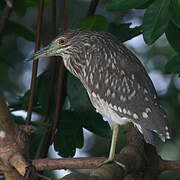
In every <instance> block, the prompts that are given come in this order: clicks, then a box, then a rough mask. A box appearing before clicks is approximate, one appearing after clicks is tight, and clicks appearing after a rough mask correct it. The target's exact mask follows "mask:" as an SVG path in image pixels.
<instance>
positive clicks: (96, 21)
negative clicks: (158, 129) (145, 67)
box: [0, 0, 180, 158]
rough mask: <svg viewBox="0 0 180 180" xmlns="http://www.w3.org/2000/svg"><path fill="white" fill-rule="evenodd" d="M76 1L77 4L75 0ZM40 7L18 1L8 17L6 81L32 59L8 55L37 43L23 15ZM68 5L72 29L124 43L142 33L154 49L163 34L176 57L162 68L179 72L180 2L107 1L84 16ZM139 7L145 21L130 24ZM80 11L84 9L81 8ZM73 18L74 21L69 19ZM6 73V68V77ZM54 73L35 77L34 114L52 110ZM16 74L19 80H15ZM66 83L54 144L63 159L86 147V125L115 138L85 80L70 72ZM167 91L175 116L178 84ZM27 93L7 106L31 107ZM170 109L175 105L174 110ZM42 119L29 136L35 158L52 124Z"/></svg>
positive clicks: (2, 68) (2, 66)
mask: <svg viewBox="0 0 180 180" xmlns="http://www.w3.org/2000/svg"><path fill="white" fill-rule="evenodd" d="M74 1H75V2H76V0H74ZM5 5H6V4H5V1H3V0H2V1H0V14H2V12H3V9H4V7H5ZM38 5H39V1H36V0H26V1H21V0H16V3H15V7H14V12H15V15H13V17H12V18H10V19H9V20H8V22H7V24H6V27H5V29H4V32H3V34H2V36H1V41H0V80H1V79H3V83H2V84H3V85H4V84H6V83H7V81H9V79H10V77H9V76H8V72H10V71H13V70H12V69H15V70H14V71H15V72H16V73H17V71H19V69H21V71H19V73H22V69H23V68H24V67H26V66H28V63H25V64H23V63H22V61H23V60H20V61H19V62H18V61H15V60H13V59H12V58H9V57H11V56H13V57H14V59H18V58H19V57H20V55H21V58H22V56H24V55H23V51H24V49H23V47H21V48H18V42H19V41H23V42H24V43H25V42H26V43H27V42H28V43H29V42H35V32H36V30H35V28H34V26H33V25H32V24H29V22H30V20H29V22H28V21H27V22H25V21H26V20H24V19H26V17H25V16H29V19H31V15H29V14H28V13H29V11H33V10H35V11H37V8H38ZM49 6H51V1H50V0H46V1H45V7H49ZM68 8H69V9H70V11H69V12H70V14H69V15H68V16H69V17H70V18H69V19H70V24H71V25H70V26H69V27H72V28H82V29H89V30H96V31H106V32H109V33H111V34H113V35H114V36H116V38H117V39H118V40H120V41H121V42H126V41H128V40H131V39H132V38H134V37H136V36H138V35H140V34H142V35H143V38H144V41H145V43H146V44H147V45H152V46H151V50H152V51H153V50H154V49H153V47H155V48H157V46H156V45H155V42H156V41H157V40H158V39H159V38H160V37H161V36H162V35H163V34H164V33H165V35H166V37H167V41H168V43H169V44H170V45H171V46H172V48H173V50H174V51H173V53H171V54H173V56H172V55H171V56H172V58H169V56H167V57H168V58H169V59H168V62H167V64H166V65H165V66H164V69H161V71H162V72H164V73H168V74H180V54H179V53H180V1H179V0H131V1H128V0H107V2H106V3H105V11H104V13H103V15H99V14H96V15H93V16H91V17H86V18H85V17H84V15H82V17H81V19H80V20H79V19H75V18H76V17H75V16H73V15H71V11H72V9H71V6H68ZM132 9H133V11H132ZM139 11H141V12H144V15H143V16H142V17H141V19H142V24H140V25H138V26H136V27H132V24H131V23H129V21H127V18H129V16H128V13H129V12H135V15H136V13H137V12H139ZM76 13H77V12H76ZM78 13H81V12H80V11H78ZM119 13H121V15H122V16H124V17H123V18H124V21H118V20H117V19H118V18H119ZM112 14H113V15H114V16H116V18H114V19H113V18H112ZM71 17H72V18H71ZM110 17H111V18H110ZM117 17H118V18H117ZM73 18H74V19H75V21H71V19H73ZM29 27H31V28H29ZM47 30H48V28H47ZM22 39H23V40H22ZM7 42H8V43H9V42H13V43H15V42H17V43H16V48H11V49H10V45H11V44H12V43H9V44H10V45H9V44H8V43H7ZM8 48H9V49H8ZM159 49H160V48H159ZM161 50H162V49H161ZM154 51H156V50H154ZM165 51H166V50H164V49H163V52H165ZM8 52H11V53H8ZM168 52H169V51H168ZM147 54H148V53H147ZM153 55H156V52H152V54H151V56H153ZM17 56H18V57H17ZM9 59H10V60H9ZM18 63H19V64H18ZM156 63H157V62H156ZM20 64H23V65H20ZM18 68H19V69H18ZM14 71H13V72H14ZM25 71H26V70H24V72H25ZM58 71H59V70H58V68H57V69H56V77H55V86H54V90H53V94H52V105H51V107H50V119H53V116H54V111H55V104H56V94H57V79H58V77H57V76H58ZM4 72H6V73H5V75H6V77H5V78H4ZM16 73H15V74H16ZM50 73H51V72H50V70H45V71H43V72H42V73H40V75H39V76H38V78H37V86H36V95H35V99H34V105H33V107H34V109H33V112H34V113H36V114H38V115H39V117H41V118H42V117H44V116H45V113H46V111H47V108H48V96H49V82H50V79H51V77H50ZM15 78H16V80H14V79H15ZM14 79H13V83H17V86H23V85H22V84H19V81H21V80H20V79H18V77H16V76H15V75H14ZM66 82H67V83H66V88H67V97H66V101H65V104H64V105H63V109H62V110H61V112H60V114H61V116H60V119H59V124H58V129H57V132H56V136H55V140H54V147H55V150H56V151H57V152H58V153H59V155H61V156H63V157H72V156H74V155H75V152H76V149H77V148H82V146H83V143H84V135H83V128H86V129H87V130H89V131H91V132H93V133H94V134H96V135H99V136H102V137H105V138H110V137H111V129H110V126H109V124H108V122H106V121H104V120H103V119H102V117H101V115H100V114H98V113H96V110H95V109H94V107H93V106H92V105H91V102H90V100H89V98H88V95H87V93H86V91H85V89H84V87H83V86H82V84H81V82H80V81H79V80H78V79H77V78H75V77H74V76H72V75H71V74H70V73H67V76H66ZM29 83H30V82H29ZM11 85H12V84H11ZM7 86H8V85H7ZM7 86H5V87H7ZM2 87H4V86H2ZM8 87H9V86H8ZM12 89H15V88H14V86H12ZM19 89H21V88H19ZM169 89H171V90H169V91H168V92H167V94H165V95H164V96H161V100H162V102H164V104H166V105H167V106H166V107H167V109H168V111H169V113H170V114H173V116H172V117H174V119H177V117H178V111H175V110H174V109H176V108H177V107H179V104H178V102H177V97H178V93H179V90H178V89H176V88H175V85H174V84H173V82H172V83H171V84H170V87H169ZM172 89H173V90H172ZM2 90H3V91H4V92H7V94H8V93H9V94H11V93H12V92H11V93H10V92H9V91H8V90H7V88H6V89H5V88H4V89H3V88H2ZM24 91H25V92H24V95H23V96H20V97H18V98H14V96H13V98H14V99H16V100H14V101H11V103H10V105H9V107H10V108H11V110H12V111H18V110H24V111H26V110H27V106H28V100H29V95H30V91H29V89H27V88H26V90H24ZM12 94H13V93H12ZM17 94H22V90H17ZM175 94H176V96H175ZM173 98H174V99H173ZM172 107H176V108H174V109H173V110H172ZM177 109H178V108H177ZM172 112H173V113H172ZM41 118H39V120H38V121H37V122H38V125H37V124H36V123H34V124H33V127H34V132H33V133H32V135H31V138H30V140H31V142H30V147H31V150H30V155H31V158H35V156H36V154H37V151H38V148H39V146H40V143H39V142H40V141H41V140H42V138H43V136H44V134H45V132H46V131H47V130H48V129H49V128H51V126H52V124H43V123H42V121H41ZM15 119H16V122H17V123H19V124H24V123H25V121H24V119H23V118H19V117H15ZM41 123H42V124H41ZM173 123H174V122H173ZM175 137H178V135H175ZM34 150H36V151H34Z"/></svg>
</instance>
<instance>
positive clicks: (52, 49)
mask: <svg viewBox="0 0 180 180" xmlns="http://www.w3.org/2000/svg"><path fill="white" fill-rule="evenodd" d="M57 48H58V47H57V46H54V45H48V46H46V47H44V48H42V49H41V50H39V51H37V52H35V53H34V54H32V55H31V56H30V57H28V58H26V59H25V61H33V60H35V59H39V58H42V57H48V56H55V53H56V50H57Z"/></svg>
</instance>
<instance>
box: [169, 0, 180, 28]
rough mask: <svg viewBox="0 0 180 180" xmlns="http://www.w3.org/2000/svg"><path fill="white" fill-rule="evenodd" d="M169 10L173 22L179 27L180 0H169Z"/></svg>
mask: <svg viewBox="0 0 180 180" xmlns="http://www.w3.org/2000/svg"><path fill="white" fill-rule="evenodd" d="M170 12H171V14H172V19H171V20H172V21H173V23H174V24H175V25H176V26H177V27H179V28H180V0H171V5H170Z"/></svg>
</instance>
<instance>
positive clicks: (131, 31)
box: [108, 23, 142, 42]
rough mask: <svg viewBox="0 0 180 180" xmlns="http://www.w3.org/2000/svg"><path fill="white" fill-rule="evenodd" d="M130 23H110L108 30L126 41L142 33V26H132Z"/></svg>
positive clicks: (122, 40)
mask: <svg viewBox="0 0 180 180" xmlns="http://www.w3.org/2000/svg"><path fill="white" fill-rule="evenodd" d="M130 25H131V23H127V24H116V23H110V24H109V29H108V31H109V32H110V33H111V34H113V35H114V36H116V38H117V39H118V40H120V41H121V42H125V41H128V40H130V39H132V38H134V37H136V36H138V35H140V34H141V33H142V27H141V26H138V27H135V28H130Z"/></svg>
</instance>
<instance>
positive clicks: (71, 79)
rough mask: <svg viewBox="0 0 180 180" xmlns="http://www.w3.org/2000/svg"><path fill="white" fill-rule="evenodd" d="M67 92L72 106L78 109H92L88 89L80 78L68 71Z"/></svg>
mask: <svg viewBox="0 0 180 180" xmlns="http://www.w3.org/2000/svg"><path fill="white" fill-rule="evenodd" d="M67 94H68V97H69V100H70V104H71V108H72V109H73V110H76V111H86V110H88V109H92V104H91V102H90V100H89V97H88V94H87V92H86V89H85V88H84V86H83V85H82V83H81V82H80V80H79V79H78V78H76V77H75V76H73V75H72V74H71V73H69V72H68V75H67Z"/></svg>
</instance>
